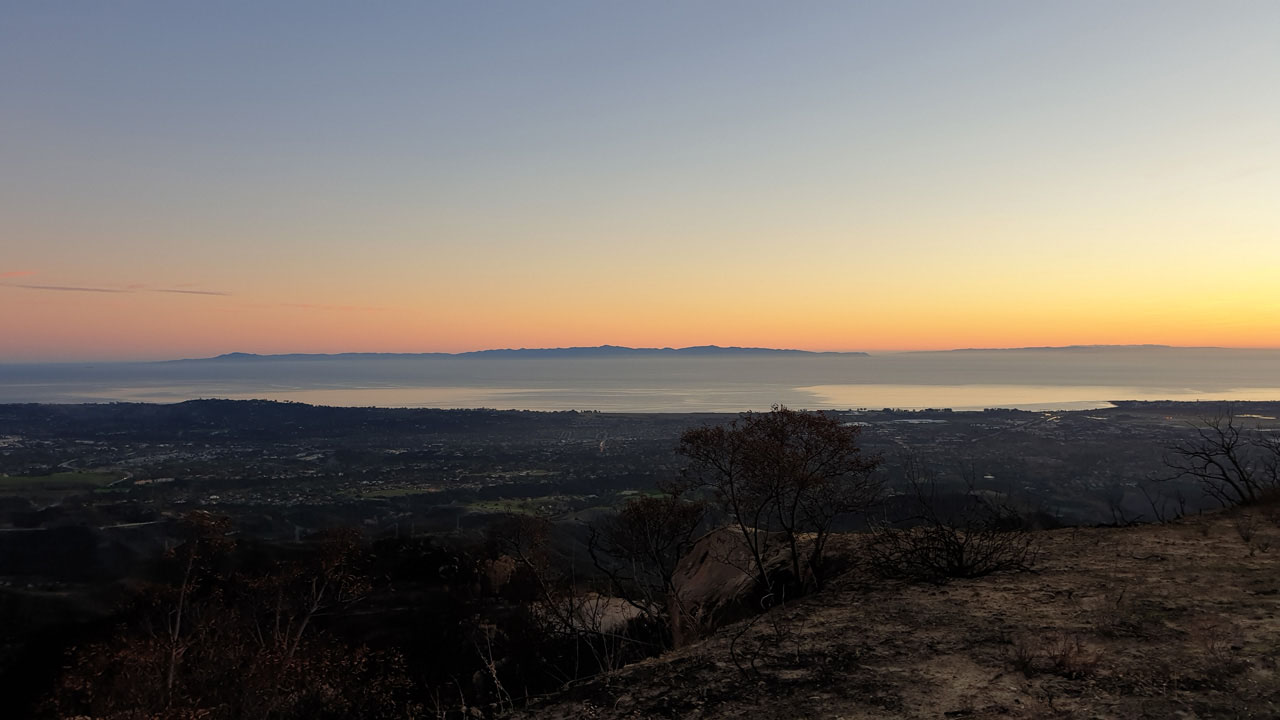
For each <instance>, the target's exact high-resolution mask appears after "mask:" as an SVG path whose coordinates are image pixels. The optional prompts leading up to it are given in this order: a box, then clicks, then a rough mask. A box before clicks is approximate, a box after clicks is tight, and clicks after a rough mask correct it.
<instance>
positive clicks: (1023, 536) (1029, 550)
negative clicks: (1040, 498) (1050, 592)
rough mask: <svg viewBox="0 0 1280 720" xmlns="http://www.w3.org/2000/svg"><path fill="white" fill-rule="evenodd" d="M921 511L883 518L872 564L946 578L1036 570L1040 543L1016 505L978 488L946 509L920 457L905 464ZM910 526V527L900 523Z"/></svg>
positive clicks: (892, 572) (897, 573) (895, 573)
mask: <svg viewBox="0 0 1280 720" xmlns="http://www.w3.org/2000/svg"><path fill="white" fill-rule="evenodd" d="M905 472H906V477H907V482H908V484H909V486H910V489H911V494H912V496H913V498H912V499H913V502H914V512H915V514H914V515H913V516H912V517H910V518H907V519H906V520H905V521H899V522H897V523H892V522H888V521H885V522H881V523H879V524H877V525H875V526H873V529H872V537H871V541H870V542H869V543H868V545H867V550H868V555H869V558H870V562H871V565H872V567H873V568H874V569H875V570H877V571H878V572H880V573H881V574H882V575H885V576H888V577H904V578H909V579H919V580H928V581H931V582H944V581H946V580H949V579H951V578H974V577H982V576H984V575H992V574H995V573H1006V572H1026V571H1029V570H1031V569H1032V568H1033V567H1034V565H1035V561H1036V557H1037V555H1038V554H1039V545H1040V544H1039V541H1038V539H1037V537H1036V536H1035V534H1034V533H1033V532H1032V531H1030V530H1028V529H1027V527H1026V525H1025V524H1024V522H1023V519H1022V516H1021V514H1020V513H1019V512H1018V511H1017V510H1016V509H1015V508H1013V507H1011V506H1009V505H1006V504H1002V503H1000V502H997V501H995V500H993V499H992V498H990V497H988V496H986V495H983V494H980V493H978V492H976V491H975V490H974V488H973V485H972V483H970V486H969V492H968V493H967V494H966V495H965V496H964V498H963V500H962V501H961V502H960V504H959V506H958V507H950V508H944V507H942V502H941V498H940V497H939V493H938V489H937V484H936V482H935V481H934V480H933V478H932V477H930V476H927V475H926V474H925V473H924V472H923V470H922V468H921V466H920V464H919V462H918V461H916V460H915V459H914V458H908V460H907V464H906V467H905ZM904 524H910V526H907V527H899V525H904Z"/></svg>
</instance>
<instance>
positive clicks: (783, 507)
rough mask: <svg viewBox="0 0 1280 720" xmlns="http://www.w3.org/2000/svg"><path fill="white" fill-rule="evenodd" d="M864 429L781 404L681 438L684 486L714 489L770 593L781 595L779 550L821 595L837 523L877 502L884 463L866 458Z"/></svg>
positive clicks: (801, 580) (800, 581) (802, 582)
mask: <svg viewBox="0 0 1280 720" xmlns="http://www.w3.org/2000/svg"><path fill="white" fill-rule="evenodd" d="M860 430H861V428H859V427H857V426H853V425H847V424H842V423H841V422H840V421H839V420H838V419H836V418H835V417H833V416H831V415H828V414H826V413H820V412H800V411H796V410H789V409H787V408H785V407H782V406H774V408H773V410H772V411H771V412H768V413H750V412H749V413H744V414H742V415H741V416H739V418H738V419H737V420H734V421H733V422H731V423H729V424H728V425H718V426H706V427H699V428H693V429H691V430H688V431H686V432H685V433H684V435H682V436H681V438H680V447H679V452H680V454H682V455H684V456H685V457H686V458H688V460H689V463H688V465H687V467H686V472H685V478H684V482H685V485H686V486H687V487H689V488H699V487H701V488H706V489H708V490H710V492H711V495H712V497H713V499H714V500H715V503H716V505H717V506H718V508H719V509H720V510H721V511H723V512H724V514H725V515H726V516H727V518H728V520H729V523H730V524H731V525H732V526H733V527H735V528H736V529H737V530H738V532H739V534H740V535H741V537H742V540H743V542H744V544H745V546H746V548H747V550H748V552H749V553H750V555H751V558H752V562H753V565H754V568H753V569H754V571H755V574H756V575H757V582H758V583H759V586H760V588H761V589H762V590H764V591H765V592H767V593H773V592H774V590H775V588H774V587H773V586H774V582H773V580H772V579H771V578H770V574H769V572H768V558H769V555H770V554H771V552H772V550H773V547H772V546H775V545H776V544H781V545H782V546H783V550H784V552H785V553H786V557H787V561H788V564H789V566H790V567H789V569H790V571H791V573H792V576H793V578H794V581H795V583H796V584H797V585H799V586H800V587H809V588H814V589H820V588H821V587H822V585H823V582H824V581H825V577H824V574H823V560H824V556H825V552H826V546H827V541H828V540H829V539H830V535H831V530H832V527H833V525H834V522H835V520H836V518H838V517H839V516H841V515H846V514H849V513H854V512H859V511H864V510H866V509H867V508H868V507H870V506H871V505H872V504H873V503H874V502H875V501H876V500H877V499H878V497H879V493H880V481H879V478H878V477H877V476H876V475H874V474H873V471H874V470H875V469H876V468H877V467H878V466H879V464H880V460H879V458H877V457H867V456H865V455H863V454H862V451H861V448H860V447H859V446H858V435H859V432H860Z"/></svg>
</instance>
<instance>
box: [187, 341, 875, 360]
mask: <svg viewBox="0 0 1280 720" xmlns="http://www.w3.org/2000/svg"><path fill="white" fill-rule="evenodd" d="M754 355H765V356H779V355H785V356H801V355H814V356H817V355H823V356H831V355H840V356H852V357H866V356H867V355H868V353H865V352H817V351H812V350H787V349H778V348H760V347H721V346H719V345H695V346H692V347H682V348H670V347H664V348H633V347H624V346H621V345H596V346H593V347H567V348H500V349H493V350H471V351H467V352H458V353H445V352H427V353H364V352H351V353H285V354H279V355H260V354H257V353H246V352H231V353H224V354H222V355H217V356H215V357H211V358H188V359H184V360H177V361H171V362H213V361H236V360H409V359H414V358H444V357H454V358H483V357H497V358H622V357H636V356H643V357H653V356H678V357H723V356H754Z"/></svg>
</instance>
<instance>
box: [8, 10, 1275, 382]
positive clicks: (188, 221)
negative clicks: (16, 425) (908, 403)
mask: <svg viewBox="0 0 1280 720" xmlns="http://www.w3.org/2000/svg"><path fill="white" fill-rule="evenodd" d="M603 343H612V344H621V345H633V346H683V345H700V344H712V343H714V344H719V345H751V346H769V347H789V348H805V349H814V350H887V349H940V348H954V347H1009V346H1027V345H1067V344H1095V343H1096V344H1130V343H1162V344H1171V345H1221V346H1239V347H1280V2H1275V1H1274V0H1260V1H1257V2H1233V1H1231V0H1220V1H1213V2H1211V1H1209V0H1204V1H1202V2H1177V1H1174V0H1158V1H1154V0H1153V1H1151V2H1136V1H1128V0H1105V1H1100V2H1087V1H1082V0H1071V1H1070V2H1066V1H1063V2H1047V1H1042V2H1027V1H1025V0H1018V1H1010V2H950V1H944V0H935V1H933V2H904V1H900V0H894V1H889V0H885V1H884V2H771V3H755V2H742V1H736V0H735V1H733V2H728V1H725V2H698V1H693V2H632V3H619V2H600V1H599V0H594V1H591V2H560V1H554V2H502V3H499V2H493V3H490V2H400V3H393V2H385V3H328V2H313V1H308V2H261V1H260V0H259V1H256V2H243V3H241V2H216V3H215V2H211V3H180V2H149V3H144V2H128V1H125V2H56V1H55V2H26V3H18V2H12V3H4V4H3V6H0V362H6V361H7V362H22V361H34V360H84V359H94V360H100V359H144V358H155V359H161V358H173V357H192V356H202V355H212V354H217V353H222V352H229V351H247V352H260V353H272V352H344V351H387V352H415V351H459V350H472V349H481V348H493V347H521V346H523V347H552V346H567V345H598V344H603Z"/></svg>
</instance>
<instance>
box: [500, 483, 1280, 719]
mask: <svg viewBox="0 0 1280 720" xmlns="http://www.w3.org/2000/svg"><path fill="white" fill-rule="evenodd" d="M1278 524H1280V511H1278V510H1277V509H1274V508H1273V509H1270V510H1265V511H1263V510H1256V511H1253V512H1251V513H1249V514H1248V516H1242V515H1241V514H1240V513H1218V514H1213V515H1206V516H1201V517H1196V518H1190V519H1186V520H1184V521H1181V522H1178V523H1176V524H1172V525H1165V526H1143V527H1133V528H1121V529H1108V528H1098V529H1080V530H1060V531H1052V532H1046V533H1044V534H1043V545H1042V551H1041V554H1040V558H1039V563H1038V567H1039V571H1038V572H1036V573H1031V574H1021V575H1005V576H993V577H987V578H981V579H975V580H959V581H954V582H952V583H950V584H948V585H946V586H942V587H934V586H929V585H911V584H905V583H896V582H884V581H879V580H874V579H872V578H870V577H869V576H868V575H867V574H866V573H865V572H861V571H858V570H854V571H850V572H848V573H846V574H845V575H844V576H842V577H840V578H839V579H838V580H837V581H836V582H835V583H834V586H833V587H832V588H831V589H830V590H828V591H827V592H825V593H823V594H821V595H818V596H814V597H811V598H806V599H804V600H803V601H799V602H794V603H791V604H789V605H788V606H786V607H784V608H781V609H780V610H778V611H777V612H776V613H775V614H774V615H773V616H765V617H763V618H760V619H758V620H756V621H754V622H750V623H739V624H737V625H732V626H729V627H727V628H724V629H722V630H720V631H719V632H718V633H717V634H716V635H715V636H713V637H711V638H708V639H706V640H704V641H702V642H701V643H699V644H697V645H693V646H690V647H687V648H684V649H682V650H680V651H677V652H674V653H670V654H668V655H666V656H664V657H662V658H657V659H653V660H648V661H645V662H642V663H638V664H636V665H633V666H630V667H627V668H624V669H622V670H621V671H618V672H616V673H614V674H612V675H610V676H606V677H600V678H596V679H594V680H592V681H590V682H587V683H585V684H583V685H580V686H578V687H575V688H572V689H570V690H568V691H566V692H565V693H563V694H561V695H559V696H556V697H555V698H549V699H547V700H545V701H544V702H543V703H542V704H538V705H535V706H533V707H531V708H529V710H528V711H526V712H525V713H524V715H525V716H531V717H539V718H650V717H670V718H739V717H751V718H848V719H853V718H883V717H902V718H1046V717H1059V718H1207V717H1223V718H1236V717H1240V718H1280V675H1278V671H1277V665H1278V664H1280V525H1278ZM1241 528H1243V529H1244V531H1245V532H1243V533H1242V532H1241ZM1250 528H1252V529H1253V533H1252V546H1250V544H1248V543H1246V541H1245V540H1244V539H1242V534H1244V535H1248V534H1249V532H1248V531H1249V529H1250ZM845 541H846V543H847V545H846V547H845V548H844V550H845V552H851V553H856V547H855V543H856V541H855V540H853V539H851V538H847V539H845ZM753 655H754V660H755V662H754V669H752V667H751V658H752V656H753Z"/></svg>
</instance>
